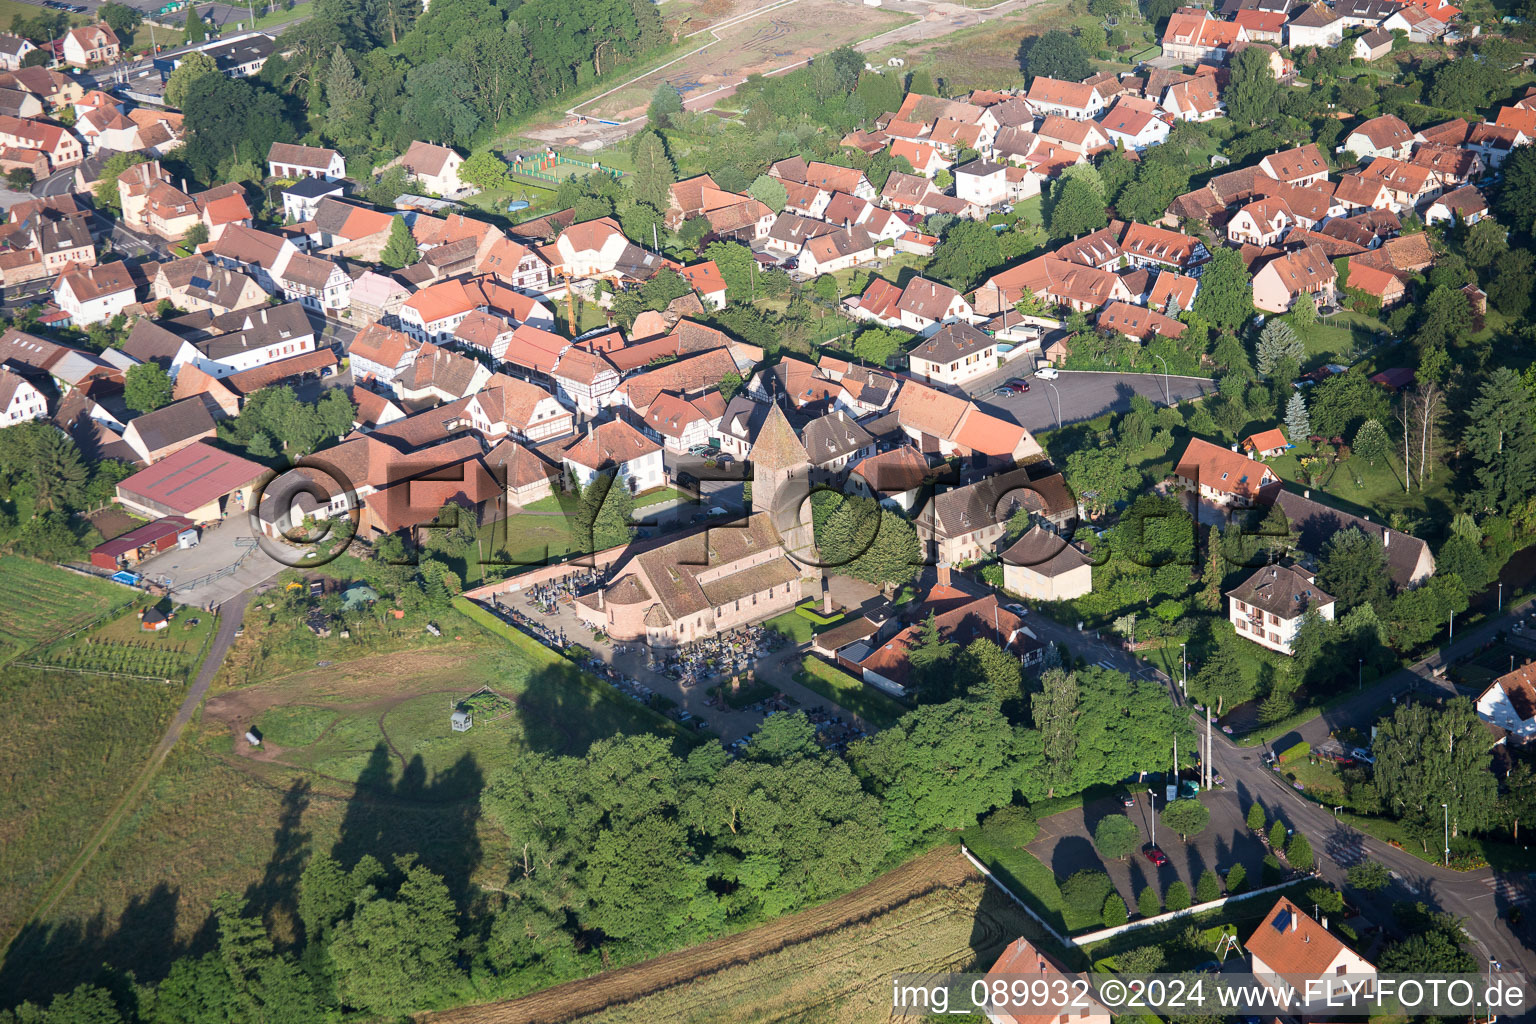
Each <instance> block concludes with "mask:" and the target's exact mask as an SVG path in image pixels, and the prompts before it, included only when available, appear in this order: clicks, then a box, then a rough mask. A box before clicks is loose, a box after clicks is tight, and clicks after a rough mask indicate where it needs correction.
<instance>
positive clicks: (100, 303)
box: [53, 263, 134, 327]
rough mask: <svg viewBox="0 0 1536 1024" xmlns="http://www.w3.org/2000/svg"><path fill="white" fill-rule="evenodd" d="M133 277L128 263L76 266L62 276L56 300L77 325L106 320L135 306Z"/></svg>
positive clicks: (57, 288) (55, 290)
mask: <svg viewBox="0 0 1536 1024" xmlns="http://www.w3.org/2000/svg"><path fill="white" fill-rule="evenodd" d="M133 293H134V285H133V278H132V277H131V276H130V275H129V273H128V265H127V264H126V263H102V264H99V265H97V266H94V267H73V268H71V269H69V270H66V271H64V272H63V273H62V274H60V275H59V278H58V281H57V282H55V283H54V286H53V301H54V302H56V303H57V304H58V306H59V308H60V309H61V310H63V311H64V312H65V313H67V314H69V321H70V323H72V324H74V325H75V326H77V327H89V326H90V325H91V324H99V323H105V322H106V321H108V320H111V319H112V318H113V317H115V316H117V315H118V314H119V313H124V312H126V311H127V309H128V307H129V306H131V305H133Z"/></svg>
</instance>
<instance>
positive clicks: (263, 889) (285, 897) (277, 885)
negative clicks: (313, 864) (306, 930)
mask: <svg viewBox="0 0 1536 1024" xmlns="http://www.w3.org/2000/svg"><path fill="white" fill-rule="evenodd" d="M309 799H310V795H309V783H308V782H307V781H305V780H303V779H296V780H295V781H294V782H293V784H292V785H290V786H289V787H288V789H287V790H285V791H284V792H283V802H282V809H281V810H280V811H279V813H278V818H277V829H276V830H275V831H274V832H273V833H272V856H271V857H269V858H268V859H267V866H266V869H265V870H264V871H263V872H262V876H261V880H260V881H258V882H252V883H251V884H250V885H249V886H247V887H246V890H245V901H246V913H247V914H250V915H252V916H254V917H260V918H261V919H262V921H263V922H264V923H265V924H266V926H267V930H268V931H269V932H278V933H279V934H280V933H281V931H282V928H281V927H279V922H280V920H281V919H283V918H286V919H287V922H288V923H291V922H294V921H297V920H298V913H299V875H300V874H301V873H302V872H303V870H304V862H305V861H306V860H307V859H308V856H309V840H310V834H309V833H308V832H304V831H301V830H300V828H299V825H300V822H301V821H302V820H303V817H304V812H305V811H306V810H307V809H308V808H309Z"/></svg>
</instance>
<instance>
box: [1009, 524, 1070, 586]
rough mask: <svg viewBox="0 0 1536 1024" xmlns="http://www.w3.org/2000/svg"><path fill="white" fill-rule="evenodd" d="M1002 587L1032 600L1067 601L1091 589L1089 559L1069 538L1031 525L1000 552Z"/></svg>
mask: <svg viewBox="0 0 1536 1024" xmlns="http://www.w3.org/2000/svg"><path fill="white" fill-rule="evenodd" d="M999 559H1000V560H1001V561H1002V563H1003V589H1004V590H1007V591H1008V592H1009V593H1010V594H1017V595H1019V596H1020V597H1025V598H1029V599H1031V600H1035V601H1070V600H1072V599H1073V598H1077V597H1082V596H1083V595H1084V594H1087V593H1088V592H1089V591H1090V590H1092V589H1093V561H1092V559H1090V558H1089V557H1088V556H1087V555H1085V554H1083V553H1082V552H1081V551H1079V550H1078V549H1077V548H1076V547H1074V546H1073V545H1072V542H1071V541H1070V539H1067V538H1064V537H1060V536H1058V535H1056V534H1054V533H1051V532H1049V531H1048V530H1046V529H1045V528H1044V527H1043V526H1034V527H1031V528H1030V529H1029V530H1028V531H1026V532H1025V534H1024V535H1023V536H1022V537H1020V538H1019V539H1018V540H1017V541H1015V542H1014V543H1013V544H1011V545H1010V546H1009V547H1008V548H1007V549H1006V550H1004V551H1003V552H1002V554H1001V555H1000V556H999Z"/></svg>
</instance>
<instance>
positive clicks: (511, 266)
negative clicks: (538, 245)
mask: <svg viewBox="0 0 1536 1024" xmlns="http://www.w3.org/2000/svg"><path fill="white" fill-rule="evenodd" d="M475 272H476V273H478V274H490V275H491V276H492V277H494V278H495V279H496V280H497V281H500V282H501V283H502V284H504V285H506V286H508V287H509V288H516V289H518V290H520V291H525V292H528V293H530V294H535V293H537V294H542V293H543V292H545V291H546V290H548V288H549V261H548V260H546V259H545V258H544V257H543V256H541V255H539V253H538V251H537V250H536V249H534V248H532V247H530V246H527V245H524V244H523V243H521V242H518V241H515V240H513V239H510V238H505V237H502V238H498V239H496V241H495V242H493V243H492V244H491V247H490V249H489V250H488V251H487V252H486V254H485V255H484V256H482V257H481V258H480V262H479V263H477V264H476V265H475Z"/></svg>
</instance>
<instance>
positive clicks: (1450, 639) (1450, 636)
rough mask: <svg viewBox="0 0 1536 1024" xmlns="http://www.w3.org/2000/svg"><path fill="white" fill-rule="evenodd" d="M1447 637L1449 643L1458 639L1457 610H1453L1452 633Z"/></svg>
mask: <svg viewBox="0 0 1536 1024" xmlns="http://www.w3.org/2000/svg"><path fill="white" fill-rule="evenodd" d="M1445 639H1446V642H1447V643H1449V642H1450V641H1452V640H1455V639H1456V613H1455V612H1451V628H1450V634H1449V635H1448V636H1447V637H1446V638H1445Z"/></svg>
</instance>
